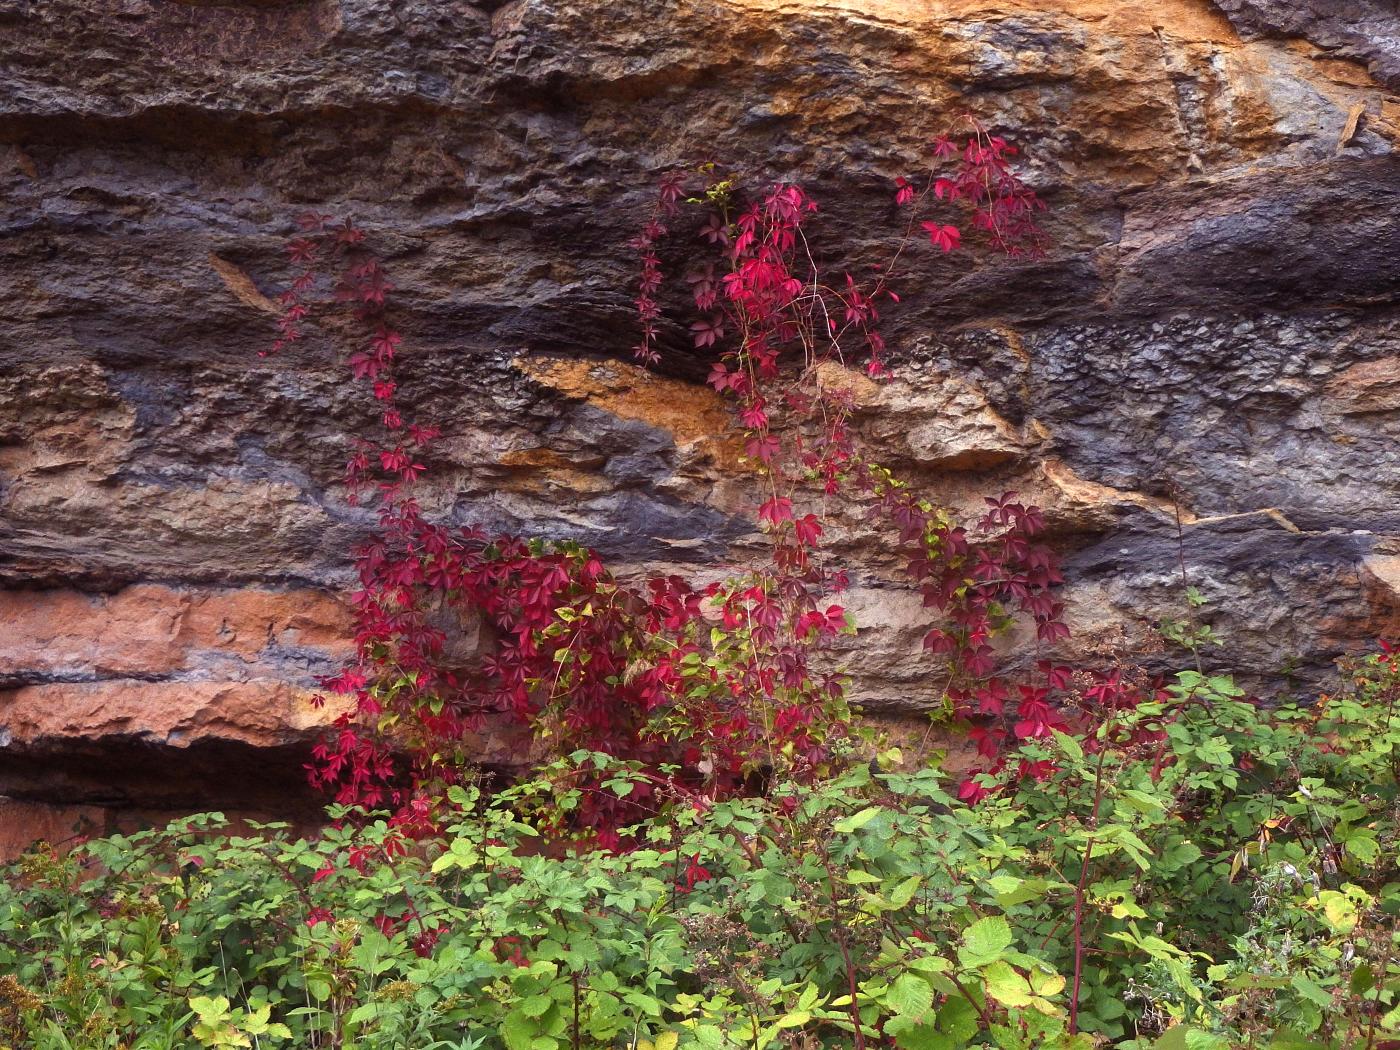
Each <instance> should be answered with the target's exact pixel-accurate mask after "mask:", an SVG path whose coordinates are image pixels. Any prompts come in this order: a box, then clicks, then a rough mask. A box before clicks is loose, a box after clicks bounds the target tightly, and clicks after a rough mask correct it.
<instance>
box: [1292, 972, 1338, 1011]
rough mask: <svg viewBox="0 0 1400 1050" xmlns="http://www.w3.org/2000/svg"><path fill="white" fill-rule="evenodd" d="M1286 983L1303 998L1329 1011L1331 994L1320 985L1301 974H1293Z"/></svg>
mask: <svg viewBox="0 0 1400 1050" xmlns="http://www.w3.org/2000/svg"><path fill="white" fill-rule="evenodd" d="M1288 983H1289V984H1291V985H1292V986H1293V988H1294V990H1295V991H1297V992H1298V993H1299V994H1300V995H1302V996H1303V997H1304V998H1307V999H1311V1000H1312V1001H1313V1002H1315V1003H1317V1005H1318V1006H1325V1007H1327V1008H1328V1009H1331V1007H1332V995H1331V993H1330V992H1328V991H1327V989H1326V988H1323V987H1322V985H1320V984H1318V983H1317V982H1316V981H1314V980H1312V979H1311V978H1310V977H1307V976H1306V975H1304V974H1301V973H1295V974H1294V975H1293V976H1292V977H1291V978H1290V979H1289V982H1288Z"/></svg>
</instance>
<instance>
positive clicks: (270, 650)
mask: <svg viewBox="0 0 1400 1050" xmlns="http://www.w3.org/2000/svg"><path fill="white" fill-rule="evenodd" d="M0 624H3V625H4V631H3V633H0V678H3V677H29V678H33V677H36V676H41V675H67V676H74V677H97V678H107V677H114V676H125V675H142V676H151V675H160V676H165V675H170V674H172V673H175V672H178V671H187V670H195V669H198V668H201V667H206V666H210V665H218V664H230V665H234V666H235V667H236V668H238V673H246V671H245V670H244V669H245V668H247V669H255V668H261V669H263V670H264V671H267V670H270V669H275V668H276V666H277V664H278V658H277V653H278V651H279V650H287V649H297V648H300V649H314V650H318V651H319V652H320V653H321V654H322V655H324V657H325V658H327V659H332V658H343V657H345V656H348V655H350V654H351V653H352V651H353V647H352V639H351V621H350V617H349V615H348V610H347V609H346V608H345V606H344V605H343V604H342V603H340V602H339V601H337V600H335V599H333V598H331V597H329V596H328V595H326V594H324V593H319V592H315V591H306V590H302V591H269V590H264V589H260V588H249V589H246V590H219V591H203V590H198V589H190V588H172V587H167V586H163V585H159V584H138V585H135V586H132V587H128V588H125V589H124V590H121V591H118V592H117V593H116V594H113V595H92V594H83V593H81V592H76V591H0Z"/></svg>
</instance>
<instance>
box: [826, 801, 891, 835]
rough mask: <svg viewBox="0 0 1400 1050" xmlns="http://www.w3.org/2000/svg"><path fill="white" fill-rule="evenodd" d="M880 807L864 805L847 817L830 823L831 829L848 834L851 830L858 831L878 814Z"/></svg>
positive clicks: (839, 833)
mask: <svg viewBox="0 0 1400 1050" xmlns="http://www.w3.org/2000/svg"><path fill="white" fill-rule="evenodd" d="M880 808H881V807H879V806H866V807H865V808H864V809H863V810H861V811H860V812H859V813H853V814H852V815H851V816H849V817H845V818H844V819H842V820H838V821H837V822H836V823H835V824H834V825H832V830H833V831H835V832H836V833H837V834H838V835H849V834H851V832H853V831H859V830H860V829H861V828H863V827H865V825H867V824H869V823H870V822H871V821H872V820H874V819H875V818H876V817H878V816H879V815H880Z"/></svg>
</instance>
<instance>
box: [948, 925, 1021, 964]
mask: <svg viewBox="0 0 1400 1050" xmlns="http://www.w3.org/2000/svg"><path fill="white" fill-rule="evenodd" d="M1011 940H1012V937H1011V926H1010V924H1009V923H1007V921H1006V920H1005V919H1004V918H1002V917H1001V916H1000V915H988V916H987V917H986V918H984V919H978V920H977V921H976V922H974V923H973V924H972V925H971V926H969V927H968V928H967V929H966V930H965V931H963V943H962V946H961V947H960V948H958V959H959V960H960V961H961V962H962V964H963V965H964V966H968V967H972V966H985V965H987V963H990V962H995V961H996V960H997V959H999V958H1001V956H1002V954H1003V953H1004V952H1005V951H1006V949H1008V948H1010V947H1011Z"/></svg>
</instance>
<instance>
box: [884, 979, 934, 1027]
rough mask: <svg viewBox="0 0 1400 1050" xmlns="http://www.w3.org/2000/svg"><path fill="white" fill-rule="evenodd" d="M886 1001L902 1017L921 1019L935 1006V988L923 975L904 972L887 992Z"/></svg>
mask: <svg viewBox="0 0 1400 1050" xmlns="http://www.w3.org/2000/svg"><path fill="white" fill-rule="evenodd" d="M885 1001H886V1002H887V1003H889V1004H890V1007H891V1009H893V1010H894V1012H895V1013H897V1014H899V1015H900V1016H901V1017H908V1018H909V1019H910V1020H913V1021H920V1020H922V1019H923V1017H924V1015H925V1014H926V1013H928V1012H929V1010H930V1009H931V1008H932V1007H933V989H932V988H930V987H929V984H928V982H927V981H925V980H924V979H923V978H922V977H916V976H915V975H914V974H912V973H902V974H900V975H899V976H898V977H896V978H895V979H894V983H893V984H891V985H890V989H889V991H888V992H886V993H885Z"/></svg>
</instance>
